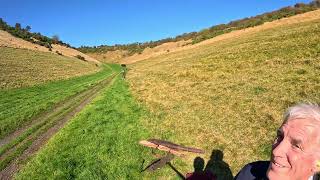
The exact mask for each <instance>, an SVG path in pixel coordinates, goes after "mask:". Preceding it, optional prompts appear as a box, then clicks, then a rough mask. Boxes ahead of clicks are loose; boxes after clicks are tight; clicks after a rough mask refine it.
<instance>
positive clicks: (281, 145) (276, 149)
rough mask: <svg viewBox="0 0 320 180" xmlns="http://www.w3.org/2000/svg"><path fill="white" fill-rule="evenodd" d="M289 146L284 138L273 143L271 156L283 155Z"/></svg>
mask: <svg viewBox="0 0 320 180" xmlns="http://www.w3.org/2000/svg"><path fill="white" fill-rule="evenodd" d="M289 146H290V145H289V143H288V142H287V141H285V140H284V139H283V140H282V141H280V142H278V143H275V144H274V145H273V147H272V154H273V156H278V157H285V156H286V154H287V151H288V148H289Z"/></svg>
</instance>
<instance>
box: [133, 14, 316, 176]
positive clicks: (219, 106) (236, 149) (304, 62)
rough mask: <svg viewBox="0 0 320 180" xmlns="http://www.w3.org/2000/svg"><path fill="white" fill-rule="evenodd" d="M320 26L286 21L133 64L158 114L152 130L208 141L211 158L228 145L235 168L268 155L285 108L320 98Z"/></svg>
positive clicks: (150, 121) (142, 97) (138, 89)
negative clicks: (271, 26) (212, 153)
mask: <svg viewBox="0 0 320 180" xmlns="http://www.w3.org/2000/svg"><path fill="white" fill-rule="evenodd" d="M319 26H320V19H318V20H314V21H311V22H305V23H299V24H291V25H281V26H277V27H276V28H271V29H266V30H261V31H259V32H256V33H250V34H244V35H242V36H238V37H234V38H229V39H225V40H220V41H216V42H214V43H211V44H207V45H203V46H199V47H197V48H194V49H190V50H187V51H180V52H175V53H170V54H168V55H161V56H158V57H155V58H149V59H147V60H145V61H140V62H138V63H136V64H133V65H131V66H129V72H128V80H129V82H130V88H131V90H132V91H133V93H134V96H135V97H136V98H137V99H138V100H139V101H140V102H142V103H143V104H145V105H146V106H147V108H148V109H150V110H151V112H152V113H154V114H155V115H156V116H155V117H153V118H147V119H144V120H143V124H145V127H146V128H148V129H149V130H150V131H151V133H150V136H151V137H153V138H161V139H166V140H171V141H173V142H176V143H181V144H185V145H189V146H195V147H200V148H203V149H205V150H206V154H205V156H204V158H205V160H208V159H209V157H210V155H211V151H212V150H213V149H218V150H221V151H222V152H223V153H224V160H225V161H226V162H227V163H228V164H229V165H230V167H231V169H232V171H233V173H234V175H235V174H236V173H237V172H238V170H239V169H240V168H241V167H242V166H243V165H244V164H246V163H248V162H251V161H254V160H258V159H260V160H267V159H268V158H269V154H270V146H271V143H270V142H271V141H272V139H273V137H274V136H275V132H276V128H277V127H278V126H279V125H280V123H281V122H282V120H281V118H282V113H283V111H284V110H285V109H286V108H287V107H288V106H290V105H292V104H294V103H297V102H300V101H315V102H320V94H319V92H320V79H319V74H320V45H319V44H320V36H319V34H320V29H319ZM192 161H193V157H190V158H189V159H184V162H185V163H186V164H187V165H181V166H178V167H177V168H178V169H181V170H182V171H183V172H188V171H190V169H192Z"/></svg>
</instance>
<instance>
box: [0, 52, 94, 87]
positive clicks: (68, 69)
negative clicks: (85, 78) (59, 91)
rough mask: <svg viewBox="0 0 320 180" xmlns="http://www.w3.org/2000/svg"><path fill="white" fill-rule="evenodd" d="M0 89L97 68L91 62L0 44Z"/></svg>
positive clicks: (77, 74) (70, 76)
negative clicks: (0, 45)
mask: <svg viewBox="0 0 320 180" xmlns="http://www.w3.org/2000/svg"><path fill="white" fill-rule="evenodd" d="M0 54H1V56H0V68H1V70H0V89H12V88H20V87H27V86H33V85H36V84H39V83H45V82H48V81H56V80H62V79H69V78H72V77H75V76H82V75H87V74H92V73H95V72H97V71H99V68H98V67H96V65H95V64H94V63H89V62H85V61H81V60H79V59H77V58H70V57H65V56H59V55H56V54H51V53H46V52H40V51H32V50H27V49H15V48H6V47H0Z"/></svg>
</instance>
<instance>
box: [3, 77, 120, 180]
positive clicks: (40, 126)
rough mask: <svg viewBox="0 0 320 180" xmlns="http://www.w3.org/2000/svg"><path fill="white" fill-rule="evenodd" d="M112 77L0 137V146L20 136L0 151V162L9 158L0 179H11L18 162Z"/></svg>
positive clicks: (76, 111) (88, 100)
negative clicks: (4, 149)
mask: <svg viewBox="0 0 320 180" xmlns="http://www.w3.org/2000/svg"><path fill="white" fill-rule="evenodd" d="M116 76H117V75H116V74H113V75H111V76H109V77H108V78H106V79H105V80H103V81H101V82H99V83H98V84H96V85H95V86H93V87H92V88H90V89H88V90H86V91H83V92H81V93H79V94H77V95H75V96H73V97H71V98H69V99H68V100H66V101H64V103H59V104H58V105H56V106H55V108H54V109H53V110H52V111H50V112H46V113H44V114H43V115H41V116H40V117H39V118H36V119H35V120H34V121H32V122H33V123H34V124H33V123H31V124H30V125H27V126H25V127H23V128H20V129H19V130H17V131H16V132H14V133H12V134H11V135H9V136H7V137H6V138H4V139H3V140H1V141H0V145H1V146H2V147H3V146H5V145H7V146H8V145H10V143H12V142H13V141H14V140H16V139H17V138H19V137H21V136H22V140H21V141H20V142H18V143H16V144H14V145H13V146H12V147H10V146H9V147H10V148H8V149H7V150H6V151H5V152H4V153H2V154H0V162H1V161H3V162H4V161H9V163H8V164H7V165H6V166H5V167H4V168H2V170H1V171H0V179H1V180H5V179H11V178H12V177H13V175H14V174H15V173H16V172H18V170H19V169H20V168H21V165H22V164H24V163H26V161H27V160H28V158H29V157H31V156H32V155H33V154H34V153H36V152H37V151H38V150H39V149H40V148H41V147H42V146H43V145H45V144H46V143H47V142H48V140H49V139H50V138H51V137H52V136H53V135H54V134H56V133H57V132H58V131H59V130H60V129H61V128H62V127H63V126H64V125H65V124H66V122H68V120H70V119H72V118H73V117H74V116H75V115H76V114H77V113H78V112H80V111H81V110H82V109H83V108H84V107H85V106H86V105H87V104H89V103H90V102H91V101H92V100H93V99H94V98H95V97H96V96H97V95H98V93H99V92H100V91H101V90H102V89H103V88H105V87H106V86H109V85H111V84H112V82H113V80H114V78H115V77H116ZM31 128H34V129H36V130H35V131H33V132H32V133H31V134H27V135H24V134H25V133H27V131H28V130H30V129H31ZM24 136H25V137H24ZM1 146H0V147H1ZM24 147H25V148H24ZM21 149H22V151H21ZM20 151H21V152H20ZM17 153H18V155H17V156H16V157H15V158H13V159H9V160H8V158H10V156H12V154H17Z"/></svg>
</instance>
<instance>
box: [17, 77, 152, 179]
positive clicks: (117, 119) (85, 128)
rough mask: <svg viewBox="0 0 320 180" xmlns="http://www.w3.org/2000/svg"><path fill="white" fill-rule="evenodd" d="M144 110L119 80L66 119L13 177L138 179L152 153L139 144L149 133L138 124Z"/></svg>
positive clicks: (144, 114)
mask: <svg viewBox="0 0 320 180" xmlns="http://www.w3.org/2000/svg"><path fill="white" fill-rule="evenodd" d="M147 114H148V113H147V112H146V111H145V110H143V108H141V107H140V106H139V105H138V104H136V103H135V100H134V99H133V97H132V96H131V94H130V92H129V91H128V85H127V84H126V83H125V82H124V81H122V80H121V79H120V78H117V79H116V80H115V82H114V84H113V86H112V87H110V88H107V89H105V91H104V92H103V94H101V95H100V96H99V97H98V98H96V99H95V101H94V102H93V103H92V104H90V106H88V107H87V108H85V110H84V111H82V112H81V113H80V114H79V115H78V116H77V117H76V118H74V119H73V120H72V121H70V122H69V123H68V125H67V126H65V127H64V128H63V129H62V130H61V131H60V132H59V133H58V134H57V135H56V136H55V137H54V138H53V139H51V140H50V141H49V143H48V144H47V145H46V147H44V148H43V149H42V150H41V151H40V152H39V154H38V155H37V156H36V157H35V158H34V159H32V160H31V161H30V162H29V163H28V164H27V165H26V166H25V168H24V169H23V170H22V171H21V172H20V173H19V174H18V175H17V176H16V178H17V179H24V178H26V177H28V178H31V179H33V178H39V177H40V178H42V179H72V178H80V179H83V178H85V179H128V178H131V179H132V178H133V179H137V178H141V177H142V175H143V174H141V173H140V170H141V163H142V160H143V159H144V158H146V159H148V155H149V156H150V157H151V155H150V152H149V151H148V150H147V149H146V148H143V147H141V146H139V145H138V144H137V142H138V141H139V140H141V139H143V138H147V137H148V131H147V130H146V129H144V128H143V125H142V124H141V123H140V121H141V118H143V117H144V116H146V115H147Z"/></svg>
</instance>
